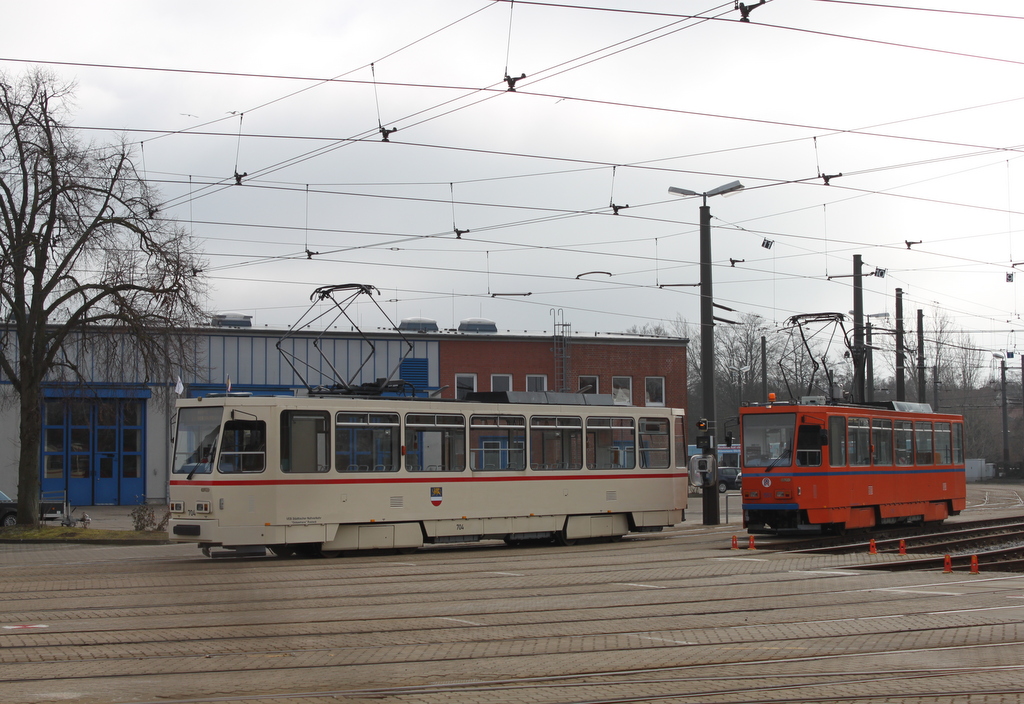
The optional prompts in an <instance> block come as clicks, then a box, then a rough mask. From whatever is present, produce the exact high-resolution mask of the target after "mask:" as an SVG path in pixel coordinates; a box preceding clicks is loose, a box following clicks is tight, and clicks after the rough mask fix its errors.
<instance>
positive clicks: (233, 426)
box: [217, 420, 267, 473]
mask: <svg viewBox="0 0 1024 704" xmlns="http://www.w3.org/2000/svg"><path fill="white" fill-rule="evenodd" d="M266 466H267V424H266V423H265V422H263V421H262V420H229V421H228V422H227V423H225V424H224V435H223V438H222V439H221V446H220V459H219V460H218V461H217V471H218V472H225V473H230V472H262V471H263V470H264V469H266Z"/></svg>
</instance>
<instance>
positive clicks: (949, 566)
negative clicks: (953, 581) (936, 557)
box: [942, 555, 953, 574]
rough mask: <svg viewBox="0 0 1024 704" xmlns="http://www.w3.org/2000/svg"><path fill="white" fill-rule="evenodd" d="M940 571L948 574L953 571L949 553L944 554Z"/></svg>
mask: <svg viewBox="0 0 1024 704" xmlns="http://www.w3.org/2000/svg"><path fill="white" fill-rule="evenodd" d="M942 571H943V573H945V574H949V573H950V572H952V571H953V558H951V557H950V556H949V555H946V560H945V562H944V563H943V566H942Z"/></svg>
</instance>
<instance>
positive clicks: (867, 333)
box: [864, 320, 875, 403]
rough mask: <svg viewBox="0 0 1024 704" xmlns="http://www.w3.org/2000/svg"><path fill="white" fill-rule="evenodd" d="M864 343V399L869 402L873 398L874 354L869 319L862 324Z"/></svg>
mask: <svg viewBox="0 0 1024 704" xmlns="http://www.w3.org/2000/svg"><path fill="white" fill-rule="evenodd" d="M864 343H865V345H867V350H866V352H865V354H866V355H867V365H866V366H867V379H866V380H865V385H864V400H865V401H867V402H868V403H871V402H872V401H874V400H875V354H874V350H873V349H872V348H871V321H870V320H869V321H868V322H867V323H865V324H864Z"/></svg>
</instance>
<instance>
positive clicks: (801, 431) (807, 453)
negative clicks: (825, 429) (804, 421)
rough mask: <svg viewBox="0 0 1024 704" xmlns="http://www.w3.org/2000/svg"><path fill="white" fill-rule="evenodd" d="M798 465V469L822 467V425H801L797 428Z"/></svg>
mask: <svg viewBox="0 0 1024 704" xmlns="http://www.w3.org/2000/svg"><path fill="white" fill-rule="evenodd" d="M796 464H797V466H798V467H820V466H821V426H820V425H801V426H800V427H799V428H797V436H796Z"/></svg>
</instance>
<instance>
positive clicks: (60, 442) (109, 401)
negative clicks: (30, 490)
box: [40, 397, 146, 506]
mask: <svg viewBox="0 0 1024 704" xmlns="http://www.w3.org/2000/svg"><path fill="white" fill-rule="evenodd" d="M144 404H145V402H144V401H142V400H141V399H135V398H118V397H115V398H101V399H95V398H91V399H77V398H58V399H48V400H47V401H46V402H45V404H44V407H43V441H42V444H43V447H42V458H41V459H42V462H41V467H40V472H41V477H40V485H41V486H40V488H41V490H42V491H43V492H54V491H66V492H67V495H68V501H69V502H70V503H71V505H72V506H94V505H136V504H140V503H143V502H144V501H145V500H146V486H145V478H146V473H145V436H144V429H145V421H144V416H145V405H144Z"/></svg>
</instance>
